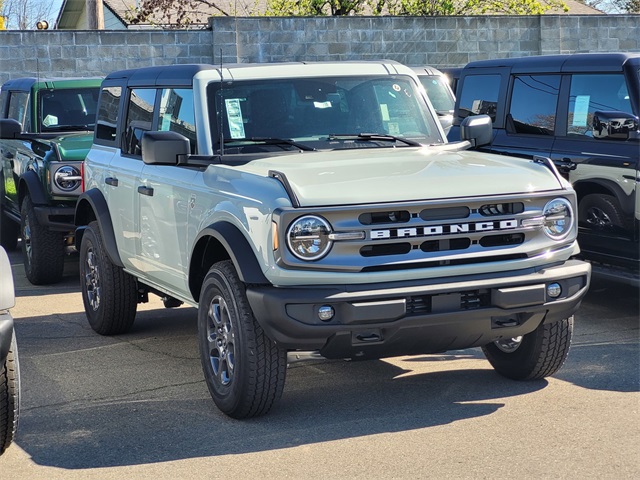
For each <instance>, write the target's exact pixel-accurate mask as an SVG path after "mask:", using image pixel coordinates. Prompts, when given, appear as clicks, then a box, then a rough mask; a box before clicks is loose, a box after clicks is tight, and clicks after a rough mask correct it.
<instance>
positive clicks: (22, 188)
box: [18, 170, 49, 205]
mask: <svg viewBox="0 0 640 480" xmlns="http://www.w3.org/2000/svg"><path fill="white" fill-rule="evenodd" d="M27 195H29V197H30V198H31V202H33V204H34V205H48V204H49V201H48V200H47V196H46V195H45V192H44V187H43V186H42V182H41V181H40V178H39V177H38V174H37V173H36V172H34V171H33V170H29V171H27V172H25V173H23V174H22V175H21V176H20V180H19V186H18V202H19V204H20V205H22V201H23V200H24V197H25V196H27Z"/></svg>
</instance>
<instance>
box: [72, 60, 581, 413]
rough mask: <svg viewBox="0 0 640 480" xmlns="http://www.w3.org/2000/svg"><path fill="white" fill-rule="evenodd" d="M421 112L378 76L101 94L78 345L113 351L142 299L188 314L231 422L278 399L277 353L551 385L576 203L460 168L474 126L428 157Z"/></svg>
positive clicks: (181, 80)
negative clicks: (480, 355) (473, 350)
mask: <svg viewBox="0 0 640 480" xmlns="http://www.w3.org/2000/svg"><path fill="white" fill-rule="evenodd" d="M425 98H426V97H425V92H424V90H423V89H422V88H421V87H420V84H419V82H418V80H417V78H416V77H415V75H414V74H413V73H412V71H411V69H409V68H407V67H404V66H402V65H400V64H397V63H394V62H371V63H364V62H353V63H288V64H264V65H229V66H224V65H223V66H222V67H215V66H208V65H179V66H178V65H176V66H168V67H150V68H142V69H137V70H128V71H120V72H115V73H112V74H110V75H108V76H107V77H106V79H105V80H104V82H103V83H102V89H101V95H100V100H99V111H98V117H97V126H96V130H95V138H94V145H93V147H92V149H91V151H90V152H89V154H88V156H87V159H86V162H85V169H84V182H85V188H86V190H85V192H84V193H83V194H82V195H81V196H80V199H79V201H78V205H77V209H76V224H77V226H78V229H77V231H76V242H77V248H78V249H79V251H80V275H81V282H82V295H83V300H84V305H85V310H86V314H87V317H88V320H89V323H90V324H91V327H92V328H93V329H94V330H95V331H96V332H98V333H101V334H104V335H112V334H118V333H123V332H126V331H127V330H128V329H129V328H130V327H131V325H132V324H133V322H134V318H135V315H136V305H137V303H138V302H144V301H146V300H147V298H148V294H149V293H154V294H157V295H160V296H161V297H162V298H163V299H164V302H165V305H166V306H167V307H172V306H177V305H179V304H181V303H186V304H188V305H191V306H194V307H197V308H198V329H199V332H198V335H199V346H200V352H201V359H202V367H203V370H204V375H205V378H206V382H207V385H208V387H209V391H210V393H211V396H212V397H213V400H214V401H215V403H216V405H217V406H218V407H219V408H220V409H221V410H222V411H223V412H224V413H226V414H227V415H230V416H232V417H235V418H246V417H251V416H255V415H260V414H264V413H266V412H267V411H269V410H270V409H271V407H272V406H273V405H274V404H275V403H276V402H277V400H278V399H279V398H280V396H281V394H282V391H283V386H284V381H285V375H286V369H287V355H288V354H290V353H295V354H297V355H300V354H301V352H315V353H316V354H319V355H321V356H323V357H325V358H332V359H339V358H349V359H373V358H382V357H389V356H396V355H412V354H425V353H434V352H444V351H447V350H455V349H464V348H469V347H478V346H479V347H482V350H483V351H484V353H485V354H486V357H487V358H488V360H489V362H491V364H492V365H493V367H494V368H495V369H496V370H497V371H498V372H499V373H501V374H503V375H505V376H507V377H510V378H514V379H535V378H542V377H545V376H547V375H551V374H553V373H554V372H556V371H557V370H558V369H559V368H560V367H561V366H562V364H563V362H564V360H565V358H566V356H567V353H568V351H569V346H570V342H571V335H572V331H573V314H574V312H575V311H576V309H577V308H578V306H579V304H580V301H581V299H582V297H583V296H584V294H585V293H586V291H587V289H588V286H589V280H590V267H589V265H588V264H586V263H584V262H581V261H578V260H575V259H574V256H575V255H576V254H578V253H579V248H578V244H577V243H576V231H577V229H576V222H575V208H576V203H575V202H576V198H575V193H574V191H573V190H572V188H571V186H570V185H569V184H568V182H566V181H565V180H564V179H563V178H562V177H561V176H560V175H558V172H557V171H556V169H555V167H554V165H553V164H552V163H551V162H550V161H549V160H548V159H545V158H536V159H534V160H524V159H517V158H507V157H503V156H499V155H492V154H484V153H478V152H472V151H468V148H469V147H470V146H471V145H476V144H482V143H486V142H488V141H489V138H490V135H491V121H490V119H489V117H486V116H477V117H470V118H469V119H467V121H465V123H464V125H463V128H462V134H461V136H462V140H461V141H460V142H456V143H447V142H446V140H445V136H444V134H443V131H442V127H441V126H440V124H439V122H438V119H437V116H436V114H435V112H433V110H432V109H431V108H430V107H429V106H428V105H429V104H428V103H427V101H426V100H425Z"/></svg>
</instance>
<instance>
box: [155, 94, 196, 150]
mask: <svg viewBox="0 0 640 480" xmlns="http://www.w3.org/2000/svg"><path fill="white" fill-rule="evenodd" d="M158 130H160V131H171V132H178V133H180V134H181V135H184V136H185V137H187V138H188V139H189V143H190V144H191V153H196V122H195V115H194V113H193V90H191V89H187V88H165V89H163V90H162V91H161V93H160V119H159V121H158Z"/></svg>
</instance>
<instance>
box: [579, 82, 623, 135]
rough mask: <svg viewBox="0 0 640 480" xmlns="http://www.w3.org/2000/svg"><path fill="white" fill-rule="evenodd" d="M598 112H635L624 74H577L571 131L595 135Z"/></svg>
mask: <svg viewBox="0 0 640 480" xmlns="http://www.w3.org/2000/svg"><path fill="white" fill-rule="evenodd" d="M597 111H605V112H611V111H617V112H625V113H629V114H632V113H633V112H632V110H631V102H630V100H629V91H628V90H627V84H626V82H625V80H624V76H623V75H622V74H598V75H588V74H584V75H582V74H581V75H575V74H574V75H573V77H572V78H571V92H570V94H569V121H568V125H567V134H568V135H582V136H587V137H592V136H593V116H594V113H595V112H597Z"/></svg>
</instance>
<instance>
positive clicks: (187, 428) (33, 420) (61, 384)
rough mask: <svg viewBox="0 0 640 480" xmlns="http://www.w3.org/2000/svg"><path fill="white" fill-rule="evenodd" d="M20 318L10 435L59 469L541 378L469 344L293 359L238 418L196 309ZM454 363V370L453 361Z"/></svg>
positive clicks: (410, 409) (504, 392)
mask: <svg viewBox="0 0 640 480" xmlns="http://www.w3.org/2000/svg"><path fill="white" fill-rule="evenodd" d="M17 327H18V329H17V331H18V343H19V345H20V349H21V351H20V354H21V368H22V379H23V398H22V412H21V418H20V426H19V429H18V434H17V438H16V444H17V445H18V446H20V447H21V448H22V449H23V450H25V451H26V452H27V453H28V455H29V456H30V457H31V458H32V460H33V461H34V462H36V463H37V464H40V465H46V466H54V467H58V468H63V469H83V468H98V467H110V466H124V465H137V464H146V463H152V462H164V461H170V460H178V459H185V458H193V457H202V456H207V457H210V456H214V457H215V456H224V455H230V454H237V453H250V452H261V451H268V450H276V449H281V448H287V447H291V446H296V445H309V444H315V443H320V442H326V441H332V440H339V439H345V438H356V437H362V436H367V435H375V434H380V433H387V432H398V431H410V430H414V429H421V428H429V427H434V426H439V425H446V424H449V423H452V422H456V421H458V420H464V419H470V418H476V417H482V416H486V415H490V414H492V413H494V412H496V411H497V410H499V409H500V408H502V407H503V406H504V398H506V397H513V396H519V395H527V394H530V393H532V392H535V391H538V390H540V389H543V388H544V387H545V386H546V385H547V382H546V381H544V380H543V381H537V382H522V383H521V382H513V381H510V380H507V379H504V378H502V377H500V376H499V375H497V374H495V373H494V372H493V370H491V369H490V367H489V366H488V364H487V368H486V369H484V368H483V367H480V368H477V359H474V358H470V357H469V355H468V354H467V353H466V352H459V357H458V352H451V353H449V354H447V355H446V356H434V357H433V358H434V359H437V360H439V361H441V362H442V364H443V368H442V369H440V368H439V367H440V366H439V365H438V364H434V366H433V367H431V366H429V369H428V370H429V371H428V372H426V373H425V372H424V370H425V369H422V371H420V372H417V371H416V370H413V365H414V364H415V362H418V363H420V364H421V365H422V364H425V362H426V360H427V359H430V358H431V356H421V357H403V359H404V358H406V360H407V362H406V363H405V362H404V361H400V362H399V364H400V365H402V367H400V366H398V365H397V364H392V363H389V362H386V361H367V362H346V361H312V362H308V363H294V364H292V365H291V366H290V368H289V370H288V372H287V375H288V378H287V384H286V387H285V391H284V394H283V398H282V400H281V402H280V404H279V405H278V407H277V408H275V409H274V410H273V411H271V412H270V413H269V414H268V415H266V416H264V417H260V418H256V419H250V420H246V421H237V420H233V419H231V418H229V417H226V416H225V415H223V414H222V413H220V411H219V410H218V409H217V408H216V407H215V405H214V403H213V402H212V400H211V398H210V396H209V393H208V391H207V388H206V385H205V383H204V380H203V378H202V370H201V366H200V360H199V355H198V346H197V338H196V330H197V326H196V318H195V310H194V309H191V308H179V309H175V310H165V309H160V310H148V311H143V312H139V315H138V318H137V320H136V324H135V325H134V328H133V329H132V331H131V333H129V334H126V335H121V336H118V337H102V336H99V335H96V334H94V333H93V332H92V331H91V330H90V329H89V327H88V325H87V324H86V319H85V318H84V314H83V313H73V314H68V315H64V316H60V317H58V318H45V317H33V318H21V319H19V322H18V325H17ZM43 331H46V334H43ZM472 357H475V354H473V355H472ZM434 361H435V360H434ZM451 361H454V362H456V367H458V365H457V364H458V363H459V368H457V369H456V370H451ZM469 361H470V362H474V364H471V363H465V362H469ZM396 363H397V362H396ZM445 364H446V365H449V366H448V367H446V368H445V367H444V365H445Z"/></svg>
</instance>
